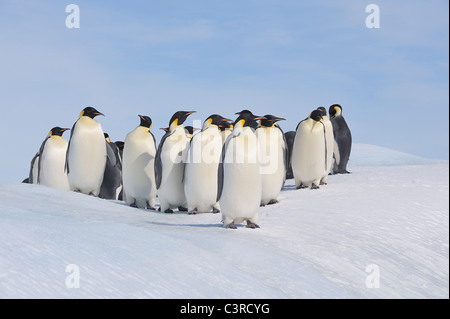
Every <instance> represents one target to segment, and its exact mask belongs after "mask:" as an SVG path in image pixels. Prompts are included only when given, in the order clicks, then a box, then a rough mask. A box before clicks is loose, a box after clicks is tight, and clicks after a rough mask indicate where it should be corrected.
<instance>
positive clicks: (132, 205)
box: [130, 202, 138, 208]
mask: <svg viewBox="0 0 450 319" xmlns="http://www.w3.org/2000/svg"><path fill="white" fill-rule="evenodd" d="M130 207H134V208H138V207H137V205H136V202H134V203H131V204H130Z"/></svg>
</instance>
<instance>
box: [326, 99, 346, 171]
mask: <svg viewBox="0 0 450 319" xmlns="http://www.w3.org/2000/svg"><path fill="white" fill-rule="evenodd" d="M329 113H330V117H331V118H330V121H331V124H332V125H333V134H334V150H333V154H334V165H333V168H332V173H333V174H346V173H350V172H349V171H347V163H348V160H349V159H350V152H351V149H352V134H351V132H350V128H349V127H348V125H347V122H346V121H345V119H344V117H343V116H342V106H340V105H339V104H333V105H331V106H330V109H329Z"/></svg>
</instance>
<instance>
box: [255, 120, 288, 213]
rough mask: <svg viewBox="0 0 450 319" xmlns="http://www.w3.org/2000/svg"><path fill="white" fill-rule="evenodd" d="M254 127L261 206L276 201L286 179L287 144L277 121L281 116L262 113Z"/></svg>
mask: <svg viewBox="0 0 450 319" xmlns="http://www.w3.org/2000/svg"><path fill="white" fill-rule="evenodd" d="M264 117H265V119H263V120H260V125H259V126H258V128H257V129H256V137H257V138H258V145H259V161H260V164H261V178H262V193H261V206H266V205H271V204H276V203H278V195H279V194H280V191H281V188H282V187H283V184H284V182H285V180H286V167H287V157H288V156H287V146H286V141H285V139H284V133H283V131H282V130H281V128H280V127H279V126H278V124H277V122H278V121H282V120H285V119H284V118H282V117H277V116H273V115H270V114H268V115H264Z"/></svg>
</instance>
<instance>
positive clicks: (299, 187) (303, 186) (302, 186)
mask: <svg viewBox="0 0 450 319" xmlns="http://www.w3.org/2000/svg"><path fill="white" fill-rule="evenodd" d="M303 188H308V186H306V185H303V184H300V186H298V187H296V189H303Z"/></svg>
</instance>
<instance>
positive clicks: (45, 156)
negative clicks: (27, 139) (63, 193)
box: [39, 136, 70, 190]
mask: <svg viewBox="0 0 450 319" xmlns="http://www.w3.org/2000/svg"><path fill="white" fill-rule="evenodd" d="M66 151H67V141H66V140H65V139H64V138H62V137H60V136H52V137H50V138H49V139H48V140H47V141H46V142H45V146H44V150H43V151H42V154H41V156H40V175H39V182H40V184H42V185H46V186H49V187H53V188H58V189H64V190H70V186H69V180H68V178H67V174H66V172H65V171H64V165H65V163H66Z"/></svg>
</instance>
